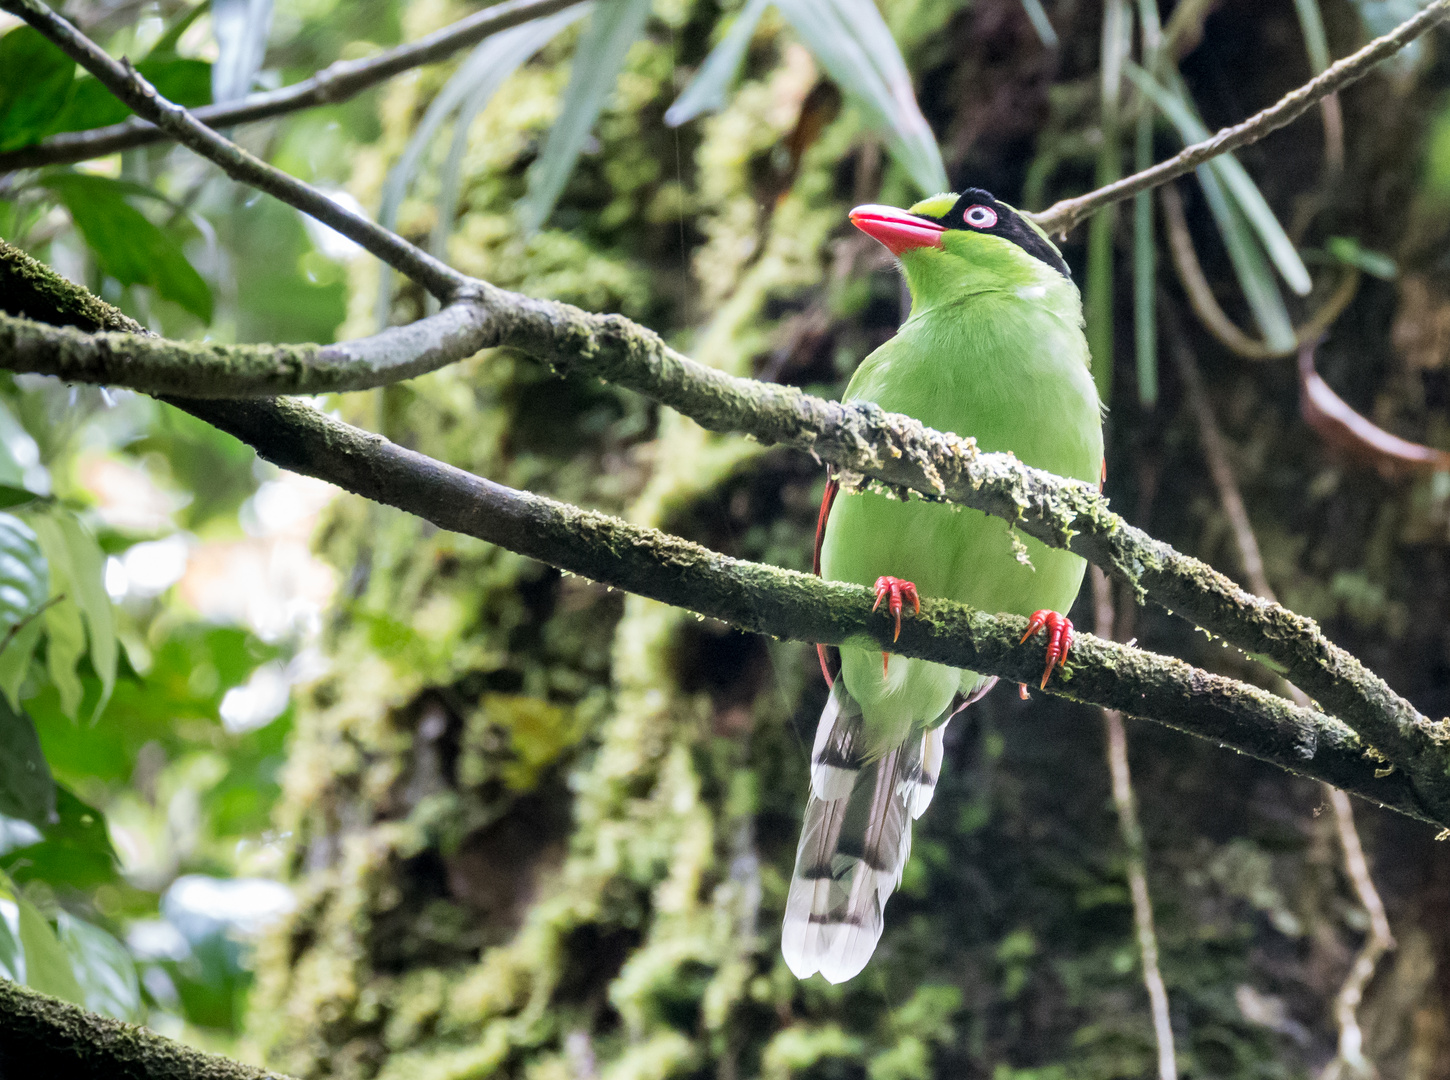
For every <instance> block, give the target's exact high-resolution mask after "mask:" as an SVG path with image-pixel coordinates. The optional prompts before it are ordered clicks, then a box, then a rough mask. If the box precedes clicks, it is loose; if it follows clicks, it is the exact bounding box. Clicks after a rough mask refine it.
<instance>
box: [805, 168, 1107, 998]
mask: <svg viewBox="0 0 1450 1080" xmlns="http://www.w3.org/2000/svg"><path fill="white" fill-rule="evenodd" d="M851 221H852V222H853V223H854V224H855V225H856V227H857V228H859V229H861V230H862V231H863V232H865V233H867V234H868V235H869V236H871V237H873V238H874V239H876V240H878V241H880V242H881V243H882V244H884V245H885V246H886V247H887V248H888V249H890V251H891V252H892V254H894V255H896V256H897V257H898V258H899V259H900V261H901V267H902V269H903V271H904V272H905V274H906V283H907V286H908V288H909V289H910V291H911V314H910V315H909V316H908V317H907V319H906V322H904V323H903V324H902V326H901V328H900V329H899V330H898V331H897V333H896V336H895V337H893V338H892V339H891V340H890V341H888V342H886V344H884V345H882V346H881V347H880V348H879V349H877V350H876V351H875V352H873V353H872V354H871V355H870V356H868V357H867V358H866V359H865V360H864V361H863V362H862V363H861V366H860V367H859V368H858V369H857V370H856V374H855V376H854V377H853V378H852V379H851V383H850V385H849V386H848V387H847V388H846V394H845V400H847V401H874V402H875V403H876V404H877V405H880V406H881V407H882V408H883V409H887V410H890V411H892V412H900V413H906V414H907V415H908V416H914V417H916V418H917V419H918V420H920V421H921V422H922V423H923V424H926V425H927V426H929V427H933V428H937V429H938V430H941V431H953V432H956V433H958V434H960V435H963V436H971V437H973V438H975V439H976V440H977V445H978V446H980V447H981V448H982V449H984V450H995V451H1008V452H1010V453H1013V454H1015V455H1016V456H1017V457H1018V458H1019V459H1020V460H1021V461H1023V462H1025V463H1027V464H1028V465H1032V466H1035V467H1036V468H1039V469H1045V470H1046V471H1048V472H1051V473H1056V474H1057V475H1058V476H1068V477H1075V478H1076V479H1079V480H1085V481H1088V482H1090V483H1091V482H1100V480H1101V477H1102V475H1103V469H1104V460H1103V430H1102V407H1101V404H1100V403H1099V401H1098V394H1097V389H1096V387H1095V386H1094V385H1093V379H1092V374H1091V371H1090V366H1089V363H1090V362H1089V356H1088V346H1087V339H1086V338H1085V337H1084V336H1083V312H1082V300H1081V297H1080V296H1079V294H1078V290H1077V286H1076V285H1074V284H1073V281H1072V275H1071V273H1070V272H1069V271H1068V268H1067V264H1066V263H1065V262H1063V259H1062V255H1061V253H1060V252H1059V251H1058V250H1057V248H1056V246H1055V245H1054V244H1053V243H1052V242H1051V241H1050V240H1049V239H1048V238H1047V235H1046V234H1045V233H1044V232H1042V230H1041V229H1039V228H1037V226H1036V225H1034V224H1033V223H1032V222H1031V221H1029V220H1028V219H1027V218H1025V217H1024V216H1023V215H1021V214H1019V213H1018V212H1017V211H1016V210H1014V209H1013V208H1012V207H1010V206H1008V205H1007V204H1006V203H1004V202H1001V201H999V200H997V199H995V198H993V196H992V195H990V194H989V193H988V192H986V191H982V190H980V189H977V188H971V189H968V190H966V191H964V192H962V193H961V194H960V195H955V194H947V195H936V196H933V197H932V198H930V199H926V200H924V201H922V202H919V203H917V204H916V205H915V206H913V207H912V208H911V209H910V210H907V211H902V210H898V209H896V208H894V207H889V206H858V207H857V208H856V209H855V210H853V211H851ZM1021 544H1025V545H1026V558H1025V559H1022V558H1019V555H1020V554H1021V547H1020V545H1021ZM1084 568H1085V564H1084V562H1083V560H1082V559H1080V558H1079V557H1078V556H1076V555H1072V554H1070V553H1069V552H1066V551H1062V550H1059V549H1055V548H1049V547H1046V546H1045V545H1043V544H1041V543H1038V542H1037V541H1036V540H1034V539H1032V538H1031V537H1027V538H1024V539H1021V540H1018V539H1017V538H1016V537H1014V536H1013V534H1012V532H1011V531H1010V530H1009V528H1008V525H1007V523H1006V522H1005V521H1002V520H1001V519H998V518H991V517H988V516H987V515H985V514H983V513H981V512H979V511H977V510H971V509H966V508H963V507H959V506H952V505H950V504H946V503H937V502H928V501H923V500H920V499H912V500H910V501H905V502H903V501H899V500H894V499H891V498H888V497H887V496H885V495H881V494H876V493H873V492H869V491H842V490H841V488H840V485H839V482H838V481H837V479H835V478H828V480H827V484H826V496H825V499H824V500H823V502H822V504H821V513H820V520H819V524H818V527H817V532H816V572H817V573H819V574H821V575H822V576H823V577H825V578H827V579H829V580H832V581H849V582H854V583H856V584H858V585H868V586H872V587H873V588H874V589H875V591H876V598H877V605H878V606H879V605H881V604H883V603H884V604H885V605H886V607H887V611H888V613H889V614H890V615H892V616H894V617H895V619H896V632H897V634H898V635H899V634H900V632H901V616H902V612H903V611H904V610H905V608H906V605H908V604H910V605H911V606H912V607H913V608H914V609H915V610H917V611H919V610H920V601H919V597H920V596H933V597H941V598H944V599H948V600H956V601H958V602H960V603H963V604H968V605H970V606H971V607H974V608H977V609H979V610H982V611H989V612H1012V613H1014V614H1018V615H1026V616H1030V620H1031V621H1030V622H1029V623H1028V627H1029V628H1028V631H1027V634H1026V635H1024V636H1023V639H1022V640H1023V641H1026V640H1027V639H1028V638H1029V637H1031V636H1032V635H1034V634H1036V633H1038V632H1039V631H1041V630H1044V629H1045V630H1046V632H1047V666H1046V668H1045V669H1044V671H1043V674H1042V685H1043V686H1044V687H1045V686H1046V685H1047V680H1048V679H1049V678H1050V677H1051V675H1052V671H1053V668H1054V667H1055V666H1056V665H1059V664H1060V663H1061V662H1062V660H1063V658H1064V657H1065V656H1066V654H1067V650H1068V649H1069V648H1070V647H1071V642H1072V624H1071V623H1070V622H1069V621H1068V620H1067V619H1066V618H1065V617H1064V616H1063V615H1062V614H1060V613H1061V612H1065V611H1066V610H1067V609H1068V608H1069V607H1071V606H1072V602H1073V599H1074V598H1075V597H1076V596H1077V591H1078V588H1079V586H1081V584H1082V577H1083V570H1084ZM820 652H821V666H822V669H823V670H824V671H825V673H826V679H827V681H828V682H831V683H832V686H831V693H830V697H829V698H828V699H827V702H826V707H825V710H824V711H823V712H822V714H821V720H820V724H819V726H818V727H817V731H816V738H815V745H814V747H813V749H812V753H811V797H810V802H809V804H808V806H807V807H806V814H805V824H804V826H803V828H802V830H801V840H800V847H799V848H798V850H797V852H796V864H795V874H794V876H793V878H792V880H791V886H790V895H789V897H788V898H787V900H786V910H785V925H784V928H783V932H782V939H781V948H782V951H783V952H784V954H785V960H786V963H787V964H788V965H789V966H790V969H791V970H792V971H793V972H795V974H796V976H797V977H798V978H802V979H804V978H807V977H809V976H810V975H812V974H814V973H815V972H817V971H819V972H820V973H821V974H822V975H824V976H825V977H826V978H827V979H828V980H830V981H831V982H833V983H838V982H843V981H844V980H846V979H849V978H851V977H852V976H853V975H856V974H857V973H858V972H860V971H861V969H862V968H863V967H865V966H866V961H867V960H869V959H870V957H871V954H872V952H874V951H875V949H876V943H877V941H879V940H880V938H881V928H882V911H883V909H884V907H885V904H886V900H887V898H888V897H889V896H890V895H891V893H892V890H894V889H895V888H896V886H897V885H898V884H899V883H900V881H901V872H902V869H903V868H904V867H905V865H906V858H907V855H908V854H909V853H910V850H911V822H912V821H913V819H915V818H918V817H920V816H921V814H922V812H923V811H925V810H926V808H927V805H928V804H929V803H930V802H931V797H932V793H933V791H934V790H935V785H936V781H937V776H938V774H939V773H940V770H941V763H942V751H943V742H942V740H943V736H944V733H945V731H946V725H947V721H948V720H949V719H950V718H951V717H952V716H953V715H954V714H955V713H956V712H957V711H959V710H960V709H961V708H963V707H965V705H967V704H970V703H971V702H973V701H975V700H977V699H978V698H980V697H981V696H982V695H983V694H985V693H986V692H987V691H988V690H989V689H991V687H992V685H993V684H994V683H995V682H996V681H997V680H996V679H995V678H987V677H986V676H983V675H979V674H977V673H976V672H973V671H961V670H958V669H956V668H950V667H944V666H942V665H941V664H933V663H930V662H928V661H925V660H916V659H911V658H908V657H895V658H893V657H891V656H889V655H887V654H885V653H882V652H880V651H879V647H878V646H876V645H875V644H874V643H872V642H871V641H870V640H868V639H864V638H862V639H859V640H856V641H849V642H847V643H846V644H845V645H843V646H841V648H840V650H839V671H838V673H837V672H836V665H835V664H834V663H832V653H833V652H834V650H827V649H825V648H824V647H823V648H821V650H820ZM833 674H834V678H833ZM1022 692H1023V693H1024V694H1025V693H1026V688H1025V687H1024V688H1023V691H1022Z"/></svg>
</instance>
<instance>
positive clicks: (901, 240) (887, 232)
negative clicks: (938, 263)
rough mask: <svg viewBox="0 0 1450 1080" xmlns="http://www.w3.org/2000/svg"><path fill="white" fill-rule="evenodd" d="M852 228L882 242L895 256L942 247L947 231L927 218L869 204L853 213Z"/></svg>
mask: <svg viewBox="0 0 1450 1080" xmlns="http://www.w3.org/2000/svg"><path fill="white" fill-rule="evenodd" d="M851 224H852V225H854V226H856V228H858V229H860V230H861V231H862V232H863V233H865V234H866V235H867V236H869V237H871V238H872V239H873V240H877V241H879V242H880V243H881V244H883V245H884V246H885V247H886V250H887V251H889V252H891V254H893V255H900V254H902V253H903V252H906V251H911V250H912V249H913V248H924V247H937V248H939V247H941V238H942V233H944V232H946V229H945V228H944V227H942V226H941V225H937V224H936V223H934V222H931V221H927V220H926V219H925V218H919V217H916V216H915V215H913V214H908V213H907V212H906V211H905V210H898V209H896V207H894V206H877V205H875V204H874V203H868V204H867V205H865V206H858V207H856V209H854V210H852V211H851Z"/></svg>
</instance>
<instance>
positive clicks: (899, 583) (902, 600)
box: [871, 574, 921, 678]
mask: <svg viewBox="0 0 1450 1080" xmlns="http://www.w3.org/2000/svg"><path fill="white" fill-rule="evenodd" d="M883 600H885V601H886V610H887V612H888V613H889V614H890V615H892V616H893V617H894V618H895V619H896V633H895V634H893V635H892V637H891V640H892V641H897V640H899V639H900V638H901V609H902V608H903V607H905V606H906V601H907V600H910V601H911V607H912V609H913V610H914V611H915V612H916V614H918V615H920V614H921V597H919V596H917V594H916V586H915V585H914V584H912V583H911V582H910V581H903V580H902V579H901V578H894V577H891V576H890V575H888V574H882V575H881V576H880V577H879V578H877V579H876V603H874V604H872V605H871V610H872V611H875V610H876V609H877V608H879V607H880V606H881V601H883ZM890 667H891V654H890V653H887V652H883V653H882V654H881V677H882V678H885V677H886V675H887V674H888V672H889V670H890Z"/></svg>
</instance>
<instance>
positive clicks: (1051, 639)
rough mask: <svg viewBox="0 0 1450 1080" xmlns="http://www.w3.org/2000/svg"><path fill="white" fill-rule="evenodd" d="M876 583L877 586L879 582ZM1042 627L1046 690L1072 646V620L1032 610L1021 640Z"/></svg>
mask: <svg viewBox="0 0 1450 1080" xmlns="http://www.w3.org/2000/svg"><path fill="white" fill-rule="evenodd" d="M877 585H878V587H879V586H880V582H877ZM1043 627H1046V628H1047V666H1046V667H1044V668H1043V669H1042V682H1041V683H1040V684H1039V687H1040V688H1041V689H1043V690H1046V689H1047V680H1048V678H1050V677H1051V675H1052V669H1053V668H1055V667H1061V666H1062V665H1063V664H1064V663H1065V662H1066V661H1067V653H1068V650H1069V649H1071V648H1072V620H1071V619H1069V618H1068V617H1067V616H1066V615H1059V614H1058V613H1057V612H1055V611H1047V610H1045V609H1044V610H1042V611H1034V612H1033V613H1032V618H1030V619H1028V620H1027V631H1026V633H1024V634H1023V635H1022V641H1026V640H1027V639H1028V638H1030V637H1031V636H1032V635H1033V634H1035V633H1037V631H1039V630H1041V629H1042V628H1043ZM1018 644H1021V642H1019V643H1018Z"/></svg>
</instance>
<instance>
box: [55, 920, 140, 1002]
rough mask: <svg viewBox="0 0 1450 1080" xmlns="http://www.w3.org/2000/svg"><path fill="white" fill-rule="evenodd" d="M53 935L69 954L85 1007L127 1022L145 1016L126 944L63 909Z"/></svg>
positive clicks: (134, 967) (137, 982)
mask: <svg viewBox="0 0 1450 1080" xmlns="http://www.w3.org/2000/svg"><path fill="white" fill-rule="evenodd" d="M56 936H57V937H58V938H59V939H60V944H61V948H63V949H64V950H65V952H66V955H67V956H68V957H69V958H70V964H71V969H72V971H73V972H74V974H75V978H76V982H77V983H78V984H79V986H80V989H81V992H82V994H83V995H84V997H85V1006H86V1008H87V1009H90V1010H91V1012H98V1013H103V1014H105V1015H106V1016H113V1017H115V1018H116V1019H117V1020H127V1021H130V1022H131V1023H140V1022H141V1021H142V1020H143V1019H145V1017H144V1014H143V1012H142V1009H141V983H140V980H138V979H137V978H136V963H135V961H134V960H132V959H131V954H130V953H129V952H127V951H126V946H124V945H122V944H121V943H120V942H119V941H117V940H116V939H115V938H113V937H112V936H111V935H110V934H108V933H106V932H105V931H104V930H102V929H101V928H100V927H99V926H92V925H91V924H90V923H88V922H85V921H83V920H81V919H77V918H76V917H75V916H74V915H71V914H70V913H69V912H66V911H62V912H61V913H60V915H59V916H58V917H57V919H56Z"/></svg>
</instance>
